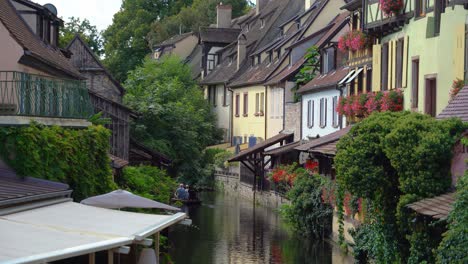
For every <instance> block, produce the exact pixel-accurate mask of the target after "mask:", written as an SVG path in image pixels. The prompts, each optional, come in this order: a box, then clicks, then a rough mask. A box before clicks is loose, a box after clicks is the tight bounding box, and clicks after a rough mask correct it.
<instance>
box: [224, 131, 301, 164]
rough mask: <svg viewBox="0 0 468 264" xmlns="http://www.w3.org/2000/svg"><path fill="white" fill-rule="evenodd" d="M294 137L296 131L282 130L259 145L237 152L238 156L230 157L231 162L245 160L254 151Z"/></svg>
mask: <svg viewBox="0 0 468 264" xmlns="http://www.w3.org/2000/svg"><path fill="white" fill-rule="evenodd" d="M293 138H294V133H288V132H282V133H279V134H278V135H276V136H273V137H271V138H269V139H267V140H265V141H263V142H260V143H258V144H257V145H255V146H253V147H251V148H248V149H246V150H244V151H242V152H240V153H239V154H237V155H236V156H234V157H232V158H231V159H229V160H228V161H229V162H235V161H241V160H243V159H244V158H246V157H247V156H249V155H251V154H254V153H258V152H263V150H265V149H266V148H268V147H270V146H273V145H275V144H277V143H279V142H281V141H284V140H286V141H287V140H291V141H292V139H293Z"/></svg>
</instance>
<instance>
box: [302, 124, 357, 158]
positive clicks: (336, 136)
mask: <svg viewBox="0 0 468 264" xmlns="http://www.w3.org/2000/svg"><path fill="white" fill-rule="evenodd" d="M350 129H351V126H347V127H345V128H343V129H341V130H338V131H336V132H334V133H331V134H328V135H326V136H323V137H321V138H318V139H314V140H312V141H310V142H308V143H306V144H302V145H300V146H298V147H296V149H297V150H299V151H308V152H310V151H311V150H312V149H314V148H317V147H320V146H323V145H326V144H329V143H332V142H337V141H339V140H340V139H341V138H342V137H343V136H345V135H346V134H348V132H349V130H350ZM335 146H336V145H335ZM335 152H336V151H335Z"/></svg>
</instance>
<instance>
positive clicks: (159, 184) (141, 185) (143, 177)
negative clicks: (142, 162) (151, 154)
mask: <svg viewBox="0 0 468 264" xmlns="http://www.w3.org/2000/svg"><path fill="white" fill-rule="evenodd" d="M118 184H119V186H120V187H121V188H123V189H126V190H128V191H131V192H133V193H135V194H137V195H140V196H143V197H146V198H148V199H151V200H155V201H158V202H162V203H169V202H170V199H171V197H172V194H173V192H174V190H175V189H176V188H177V183H176V182H175V180H174V179H172V178H171V177H169V176H168V175H167V173H166V171H164V170H161V169H159V168H157V167H152V166H139V167H125V168H124V170H123V177H122V179H120V180H119V182H118Z"/></svg>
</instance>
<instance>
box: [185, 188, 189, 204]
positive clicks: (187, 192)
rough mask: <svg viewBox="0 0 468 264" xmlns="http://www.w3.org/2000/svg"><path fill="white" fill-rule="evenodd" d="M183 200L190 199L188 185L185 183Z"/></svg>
mask: <svg viewBox="0 0 468 264" xmlns="http://www.w3.org/2000/svg"><path fill="white" fill-rule="evenodd" d="M185 200H190V186H188V185H185Z"/></svg>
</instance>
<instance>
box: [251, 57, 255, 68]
mask: <svg viewBox="0 0 468 264" xmlns="http://www.w3.org/2000/svg"><path fill="white" fill-rule="evenodd" d="M250 61H251V62H250V65H251V66H252V67H253V66H255V57H253V56H252V57H251V58H250Z"/></svg>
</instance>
